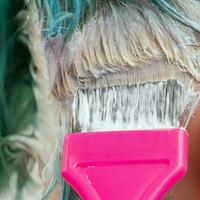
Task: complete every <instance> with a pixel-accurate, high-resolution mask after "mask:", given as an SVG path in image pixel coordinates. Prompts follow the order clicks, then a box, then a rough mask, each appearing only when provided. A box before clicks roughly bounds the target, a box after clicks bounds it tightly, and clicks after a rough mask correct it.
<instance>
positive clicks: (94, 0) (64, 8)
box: [37, 0, 200, 39]
mask: <svg viewBox="0 0 200 200" xmlns="http://www.w3.org/2000/svg"><path fill="white" fill-rule="evenodd" d="M37 2H40V3H38V5H40V8H39V10H42V11H43V15H44V18H45V25H44V29H43V33H44V36H45V38H48V37H54V36H56V35H57V34H61V35H63V37H64V38H67V39H68V38H70V36H71V34H72V33H73V32H74V30H75V29H76V28H77V27H78V26H79V27H80V26H81V25H82V24H84V23H85V22H86V21H87V20H88V19H89V18H90V17H91V16H93V15H94V14H95V13H96V12H97V11H98V10H100V9H101V8H105V7H107V8H108V7H109V6H110V4H113V5H123V4H124V3H126V2H133V3H134V2H135V3H137V2H140V3H141V1H140V0H43V1H42V0H37ZM145 2H146V3H149V4H153V5H154V6H155V7H157V8H158V9H159V10H160V11H161V12H163V13H165V14H167V15H169V16H170V17H172V18H173V19H175V20H177V21H179V22H181V23H183V24H185V25H186V26H188V27H191V28H193V29H195V30H197V31H200V25H199V24H198V23H196V22H194V21H192V20H190V19H188V18H187V17H185V16H184V15H183V14H182V13H181V11H180V9H179V6H178V5H177V4H176V3H174V2H173V1H171V0H149V1H145Z"/></svg>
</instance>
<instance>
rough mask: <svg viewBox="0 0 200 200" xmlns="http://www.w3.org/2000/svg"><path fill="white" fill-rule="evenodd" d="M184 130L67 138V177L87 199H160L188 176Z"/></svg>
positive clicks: (64, 173)
mask: <svg viewBox="0 0 200 200" xmlns="http://www.w3.org/2000/svg"><path fill="white" fill-rule="evenodd" d="M187 155H188V134H187V132H186V130H185V129H183V128H179V129H178V128H171V129H155V130H133V131H132V130H130V131H106V132H87V133H74V134H69V135H66V137H65V139H64V149H63V161H62V176H63V178H64V179H65V180H66V181H67V183H68V184H70V185H71V186H72V187H73V189H74V190H75V191H76V192H77V193H78V194H79V196H80V197H81V199H82V200H160V199H162V197H163V196H164V194H165V193H166V192H167V191H168V190H169V189H170V188H171V187H172V186H173V185H174V184H175V183H176V182H177V181H178V180H179V179H180V178H181V177H183V176H184V175H185V173H186V170H187Z"/></svg>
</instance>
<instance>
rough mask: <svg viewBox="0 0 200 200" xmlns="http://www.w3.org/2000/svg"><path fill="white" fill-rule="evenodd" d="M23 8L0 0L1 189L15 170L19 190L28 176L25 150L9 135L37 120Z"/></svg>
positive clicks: (5, 0) (21, 130) (14, 3)
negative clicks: (21, 17) (20, 16)
mask: <svg viewBox="0 0 200 200" xmlns="http://www.w3.org/2000/svg"><path fill="white" fill-rule="evenodd" d="M23 8H24V2H23V0H17V1H12V0H1V1H0V27H1V31H0V38H1V42H0V192H1V191H2V190H4V189H5V187H6V186H7V185H8V183H9V178H10V174H11V173H12V172H13V170H14V171H15V172H17V173H18V174H19V176H18V186H17V187H18V188H17V189H18V190H17V191H20V189H21V188H22V187H23V184H24V183H25V181H26V180H27V177H28V173H26V165H25V160H24V157H25V156H24V154H25V152H23V150H22V149H19V147H15V145H14V144H11V143H9V138H10V137H12V136H13V135H22V133H23V132H24V130H25V129H26V128H27V127H29V126H32V125H33V124H34V123H35V115H36V102H35V98H34V93H33V80H32V78H31V73H30V71H29V63H30V54H29V51H28V48H27V47H26V45H25V44H24V43H23V42H22V41H21V40H20V39H19V38H20V35H21V34H22V32H21V31H22V30H21V27H22V26H21V23H20V22H19V21H18V20H17V19H16V15H17V13H18V12H19V11H20V10H21V9H23ZM16 199H20V192H17V193H16Z"/></svg>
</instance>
